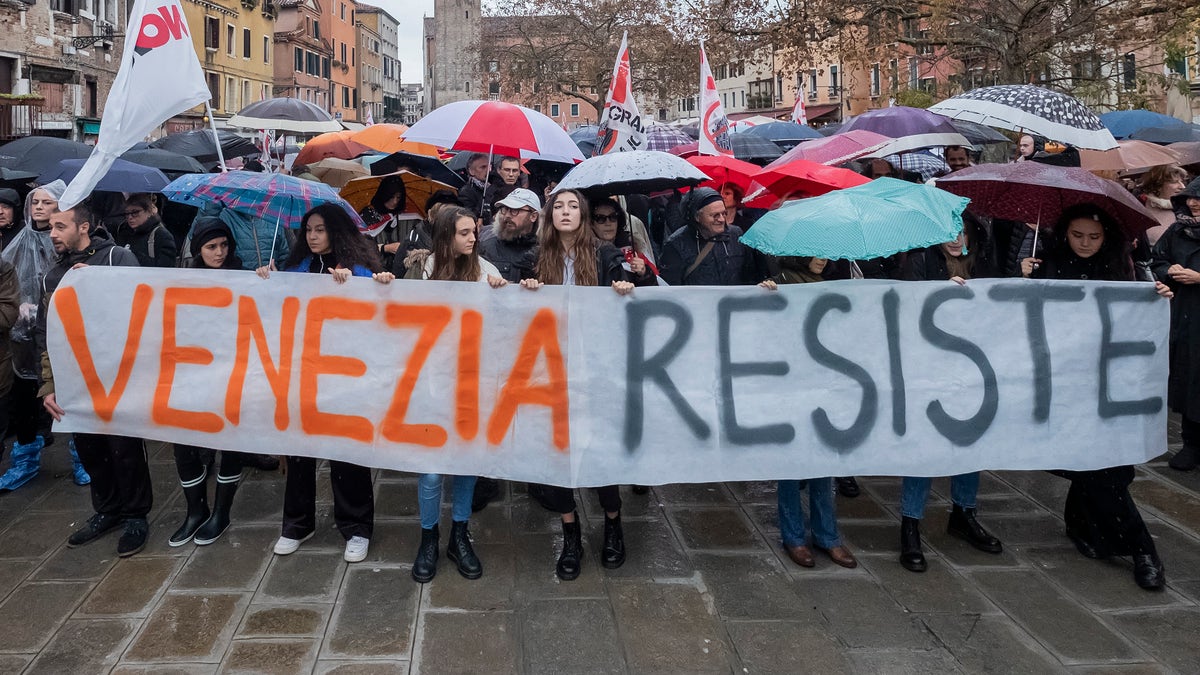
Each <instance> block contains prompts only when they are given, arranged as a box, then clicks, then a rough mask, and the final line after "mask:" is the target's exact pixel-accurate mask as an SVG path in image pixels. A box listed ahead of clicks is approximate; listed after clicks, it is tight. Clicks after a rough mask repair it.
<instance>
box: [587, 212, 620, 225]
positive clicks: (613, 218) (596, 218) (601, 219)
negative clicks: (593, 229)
mask: <svg viewBox="0 0 1200 675" xmlns="http://www.w3.org/2000/svg"><path fill="white" fill-rule="evenodd" d="M592 222H596V223H615V222H617V214H615V213H610V214H608V215H605V214H603V213H597V214H595V215H593V216H592Z"/></svg>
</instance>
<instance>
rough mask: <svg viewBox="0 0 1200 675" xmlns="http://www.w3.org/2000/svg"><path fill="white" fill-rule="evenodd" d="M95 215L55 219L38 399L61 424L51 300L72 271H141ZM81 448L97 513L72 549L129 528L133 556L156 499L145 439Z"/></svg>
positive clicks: (88, 437)
mask: <svg viewBox="0 0 1200 675" xmlns="http://www.w3.org/2000/svg"><path fill="white" fill-rule="evenodd" d="M91 218H92V215H91V213H90V212H89V210H88V207H87V206H86V205H84V204H79V205H76V206H75V208H73V209H68V210H66V211H59V212H57V213H55V214H53V215H51V216H50V241H52V242H53V243H54V251H55V253H57V254H58V261H57V262H56V264H55V265H54V267H52V268H50V271H48V272H47V273H46V277H45V279H44V280H43V282H42V299H41V311H40V312H39V313H38V326H37V345H38V349H39V350H41V353H42V388H41V389H40V390H39V391H38V395H39V396H41V397H43V398H42V404H43V405H44V406H45V407H46V411H47V412H49V413H50V415H51V416H53V417H54V419H55V420H56V421H58V420H61V419H62V417H63V415H64V414H66V413H65V411H64V410H63V409H62V407H60V406H59V405H58V401H57V400H56V398H55V395H54V372H53V370H52V369H51V364H50V355H49V353H48V352H47V351H46V319H47V316H48V315H49V311H50V297H51V296H52V295H53V294H54V291H55V290H56V289H57V288H58V284H59V283H60V282H61V281H62V279H63V277H64V276H65V275H66V274H67V272H69V271H70V270H73V269H76V268H78V267H86V266H88V265H116V266H125V267H137V266H138V261H137V258H136V257H134V255H133V254H132V253H130V252H129V251H128V250H126V249H123V248H120V247H119V246H116V245H115V244H114V243H113V242H112V240H111V239H109V238H108V237H106V236H104V234H103V231H97V232H95V233H93V232H92V231H91V226H92V224H91ZM75 449H76V450H77V451H78V452H79V459H80V460H81V461H82V462H83V467H84V468H85V469H87V472H88V473H89V474H90V475H91V477H92V483H91V489H92V507H93V508H94V509H95V511H96V513H95V514H94V515H92V517H91V518H88V520H87V523H85V524H84V526H83V527H82V528H80V529H79V530H77V531H76V532H75V533H74V534H72V535H71V536H70V537H69V538H68V539H67V547H68V548H74V547H76V546H82V545H84V544H87V543H90V542H92V541H94V540H95V539H97V538H99V537H100V536H101V535H103V534H105V533H106V532H109V531H111V530H114V529H116V528H117V527H119V526H121V525H124V527H125V530H124V533H123V534H122V535H121V539H120V541H118V542H117V555H119V556H120V557H122V558H126V557H129V556H131V555H133V554H135V553H137V552H139V551H141V550H142V549H143V548H145V547H146V536H147V534H148V533H149V531H150V526H149V525H148V524H147V522H146V514H148V513H149V512H150V506H151V504H152V500H153V495H152V493H151V487H150V467H149V466H148V465H147V464H146V450H145V448H144V447H143V445H142V440H141V439H139V438H129V437H127V436H107V435H101V434H75Z"/></svg>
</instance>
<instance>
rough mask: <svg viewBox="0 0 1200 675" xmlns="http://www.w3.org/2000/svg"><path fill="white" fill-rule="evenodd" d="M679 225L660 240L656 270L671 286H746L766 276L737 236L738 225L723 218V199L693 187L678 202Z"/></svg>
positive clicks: (761, 264) (756, 259) (760, 261)
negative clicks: (679, 210) (660, 246)
mask: <svg viewBox="0 0 1200 675" xmlns="http://www.w3.org/2000/svg"><path fill="white" fill-rule="evenodd" d="M679 206H680V209H681V211H682V213H683V222H684V225H683V227H681V228H679V229H678V230H676V231H675V232H674V233H673V234H672V235H671V236H670V237H669V238H668V239H667V241H666V243H665V244H663V252H662V259H661V260H660V261H659V266H658V272H659V276H661V277H662V278H663V280H664V281H666V282H667V283H668V284H670V285H672V286H746V285H751V284H757V283H759V282H760V281H762V280H764V279H766V278H767V276H768V275H767V270H766V266H765V264H764V263H763V261H762V260H761V258H760V257H759V255H758V253H757V252H756V251H754V250H753V249H751V248H750V247H748V246H746V245H744V244H742V243H741V242H740V241H738V239H739V238H740V237H741V236H742V229H741V228H740V227H737V226H736V225H729V224H728V223H726V222H725V201H724V200H723V199H722V198H721V195H720V193H718V192H717V191H716V190H714V189H712V188H697V189H695V190H692V191H691V192H689V193H688V194H687V195H685V196H684V198H683V201H682V202H681V203H680V205H679Z"/></svg>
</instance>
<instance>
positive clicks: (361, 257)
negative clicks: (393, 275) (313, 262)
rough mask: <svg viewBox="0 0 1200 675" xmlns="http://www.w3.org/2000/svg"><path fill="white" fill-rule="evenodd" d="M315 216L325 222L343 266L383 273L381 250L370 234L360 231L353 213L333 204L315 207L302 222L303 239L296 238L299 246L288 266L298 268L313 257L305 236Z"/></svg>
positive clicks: (335, 253)
mask: <svg viewBox="0 0 1200 675" xmlns="http://www.w3.org/2000/svg"><path fill="white" fill-rule="evenodd" d="M313 216H321V220H323V221H325V232H326V233H328V235H329V243H330V248H332V249H333V257H334V259H336V260H337V262H338V264H339V265H341V266H342V267H346V268H351V269H352V268H353V267H354V266H355V265H361V266H363V267H365V268H367V269H369V270H371V271H372V272H380V271H382V270H383V267H382V266H381V265H380V262H379V250H378V249H376V248H375V247H374V246H372V245H371V242H370V241H368V240H367V237H366V235H364V234H363V233H361V232H359V231H358V227H357V226H355V224H354V221H353V220H351V219H350V214H348V213H346V210H345V209H343V208H342V207H341V206H338V205H337V204H333V203H327V204H321V205H320V206H314V207H313V208H311V209H309V211H308V213H306V214H304V217H303V218H301V219H300V236H298V237H296V245H295V246H293V247H292V254H291V255H290V256H288V259H287V263H286V266H287V267H295V266H296V265H299V264H300V262H301V261H303V260H304V259H305V258H307V257H309V256H311V255H312V250H311V249H309V248H308V237H306V236H305V233H306V232H308V221H309V219H311V218H312V217H313Z"/></svg>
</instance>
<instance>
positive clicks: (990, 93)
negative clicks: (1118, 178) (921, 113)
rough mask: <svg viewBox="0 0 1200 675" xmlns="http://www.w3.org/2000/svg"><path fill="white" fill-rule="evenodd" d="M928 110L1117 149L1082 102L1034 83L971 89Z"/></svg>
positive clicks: (1073, 142)
mask: <svg viewBox="0 0 1200 675" xmlns="http://www.w3.org/2000/svg"><path fill="white" fill-rule="evenodd" d="M929 110H930V111H931V112H935V113H938V114H939V115H945V116H946V117H949V118H951V119H956V120H967V121H968V122H976V123H978V124H983V125H986V126H989V127H996V128H999V129H1008V130H1010V131H1020V132H1029V133H1033V134H1037V135H1038V136H1045V137H1046V138H1049V139H1050V140H1052V141H1059V142H1061V143H1067V144H1070V145H1073V146H1075V147H1077V148H1083V149H1087V150H1111V149H1113V148H1115V147H1117V139H1115V138H1113V135H1112V132H1111V131H1109V130H1108V129H1107V128H1106V127H1105V126H1104V124H1103V123H1102V122H1101V121H1100V118H1099V117H1097V116H1096V114H1095V113H1093V112H1092V111H1091V110H1089V109H1088V107H1087V106H1086V105H1084V104H1083V103H1082V102H1081V101H1080V100H1079V99H1077V98H1075V97H1073V96H1067V95H1066V94H1060V93H1059V92H1056V91H1051V90H1049V89H1045V88H1043V87H1036V86H1034V85H1032V84H1003V85H998V86H995V87H980V88H979V89H972V90H971V91H968V92H967V93H965V94H959V95H958V96H955V97H954V98H948V99H946V100H945V101H942V102H941V103H937V104H935V105H932V106H930V107H929Z"/></svg>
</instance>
